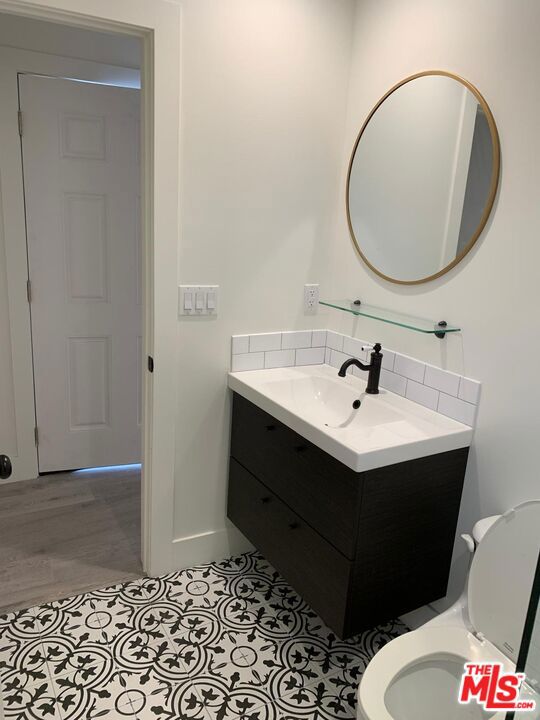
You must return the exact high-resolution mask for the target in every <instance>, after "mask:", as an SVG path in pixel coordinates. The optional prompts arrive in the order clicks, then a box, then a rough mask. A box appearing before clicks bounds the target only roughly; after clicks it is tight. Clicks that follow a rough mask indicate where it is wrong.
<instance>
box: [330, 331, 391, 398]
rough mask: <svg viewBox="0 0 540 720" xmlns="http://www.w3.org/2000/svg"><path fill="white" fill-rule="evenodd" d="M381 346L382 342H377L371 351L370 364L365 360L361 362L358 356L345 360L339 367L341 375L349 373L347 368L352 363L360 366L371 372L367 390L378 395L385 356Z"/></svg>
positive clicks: (370, 393) (361, 368)
mask: <svg viewBox="0 0 540 720" xmlns="http://www.w3.org/2000/svg"><path fill="white" fill-rule="evenodd" d="M381 347H382V346H381V344H380V343H375V345H374V346H373V352H372V353H371V362H370V364H369V365H364V363H363V362H360V360H357V359H356V358H350V359H349V360H345V362H344V363H343V365H342V366H341V367H340V368H339V372H338V375H339V377H345V375H346V374H347V370H348V369H349V368H350V367H351V365H354V366H355V367H357V368H360V370H365V371H366V372H368V373H369V375H368V381H367V388H366V392H367V393H368V394H369V395H378V394H379V376H380V374H381V363H382V358H383V356H382V353H381Z"/></svg>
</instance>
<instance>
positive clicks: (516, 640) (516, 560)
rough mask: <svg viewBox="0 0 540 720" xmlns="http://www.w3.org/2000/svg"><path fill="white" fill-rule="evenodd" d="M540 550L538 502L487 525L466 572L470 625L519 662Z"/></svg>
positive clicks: (510, 511)
mask: <svg viewBox="0 0 540 720" xmlns="http://www.w3.org/2000/svg"><path fill="white" fill-rule="evenodd" d="M539 552H540V500H531V501H529V502H525V503H523V504H522V505H518V506H517V507H516V508H514V509H513V510H509V511H508V512H506V513H505V514H504V515H501V517H500V518H499V519H498V520H497V521H496V522H495V523H494V524H493V525H492V526H491V527H490V528H489V530H488V531H487V532H486V534H485V536H484V538H483V539H482V542H481V543H480V544H479V545H478V549H477V550H476V553H475V555H474V559H473V561H472V565H471V571H470V573H469V584H468V600H469V616H470V619H471V622H472V625H473V627H474V629H475V630H476V631H477V632H480V633H482V635H484V637H486V638H487V639H488V640H489V641H490V642H492V643H493V644H494V645H495V646H496V647H497V648H499V650H500V651H501V652H503V653H504V654H505V655H506V656H507V657H509V658H510V659H511V660H513V661H514V662H516V661H517V656H518V653H519V647H520V644H521V636H522V634H523V625H524V622H525V616H526V614H527V609H528V606H529V601H530V596H531V589H532V583H533V578H534V573H535V570H536V564H537V562H538V553H539Z"/></svg>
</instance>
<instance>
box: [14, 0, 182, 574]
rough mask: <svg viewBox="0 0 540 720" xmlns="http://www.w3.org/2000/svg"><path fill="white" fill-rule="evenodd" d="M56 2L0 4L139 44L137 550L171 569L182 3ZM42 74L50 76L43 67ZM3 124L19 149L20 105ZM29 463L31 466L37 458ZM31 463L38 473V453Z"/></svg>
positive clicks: (20, 431)
mask: <svg viewBox="0 0 540 720" xmlns="http://www.w3.org/2000/svg"><path fill="white" fill-rule="evenodd" d="M52 1H53V2H54V5H55V6H54V7H52V6H51V5H50V2H51V0H29V1H28V0H0V11H4V12H11V13H14V14H17V15H21V16H26V17H31V18H36V19H42V20H50V21H53V22H60V23H62V24H66V25H71V26H75V27H82V28H85V29H87V30H99V31H112V32H115V33H127V34H130V35H134V36H136V37H138V38H140V40H141V42H142V48H143V62H142V67H141V177H142V183H141V212H142V218H141V242H142V252H141V256H142V263H143V347H144V350H143V353H144V356H146V355H149V356H151V357H152V358H153V359H154V367H155V372H154V373H150V372H148V371H145V372H144V378H143V419H142V420H143V421H142V443H141V446H142V466H143V472H142V503H141V505H142V513H141V514H142V517H141V524H142V548H141V550H142V552H141V555H142V563H143V568H144V570H145V572H147V573H148V574H150V575H157V574H160V573H163V572H168V571H170V570H172V569H174V566H173V562H174V557H173V526H174V524H173V508H174V502H173V501H174V470H175V441H174V440H175V417H176V407H177V404H176V399H177V378H176V368H177V363H176V353H177V342H176V338H177V263H178V234H179V226H178V205H179V110H180V52H179V48H180V8H179V6H178V5H176V4H174V3H171V2H168V1H167V0H116V2H115V3H110V1H109V0H52ZM21 52H22V51H21ZM24 52H27V51H24ZM35 55H39V54H38V53H35ZM49 57H50V58H51V59H52V58H53V57H54V56H49ZM58 60H59V58H56V61H58ZM73 62H74V64H75V63H80V64H88V65H90V64H92V63H86V62H85V63H83V62H82V61H75V60H74V61H73ZM41 67H42V68H43V65H41ZM27 71H29V72H31V71H32V69H31V68H28V69H27ZM19 72H20V70H19ZM40 74H44V71H43V69H41V71H40ZM47 74H48V73H47ZM51 74H56V73H54V72H53V73H51ZM14 81H15V83H16V81H17V78H16V76H15V79H14ZM2 89H4V88H2ZM17 107H18V97H17ZM1 121H2V124H3V125H5V127H4V131H5V132H6V133H9V134H10V135H12V137H13V139H14V138H16V140H17V143H16V145H17V149H18V150H19V135H18V126H17V116H16V112H15V113H14V114H13V115H12V116H10V118H9V119H7V118H6V117H3V118H1ZM10 145H11V143H10ZM9 160H10V161H9V163H7V168H6V172H5V174H4V175H2V176H0V189H1V191H2V195H1V201H2V205H3V207H2V208H0V217H1V215H2V214H3V217H4V230H5V233H4V234H5V246H6V266H7V271H8V273H7V274H8V297H9V312H10V327H11V341H12V360H13V371H14V396H15V408H16V411H17V412H16V418H17V422H16V426H17V427H16V430H17V439H18V440H19V437H20V438H21V445H20V448H21V450H24V449H26V451H27V450H28V442H29V438H30V436H32V438H33V428H34V424H35V408H34V398H33V382H34V380H33V372H32V363H31V336H30V312H29V305H28V301H27V297H26V291H25V286H26V279H27V278H28V264H27V258H26V235H25V234H24V238H22V237H21V232H20V229H21V227H24V202H23V196H22V161H21V156H20V151H19V152H18V161H16V160H15V153H13V152H12V153H11V156H10V159H9ZM14 163H15V165H16V172H15V173H14V172H13V169H14ZM15 214H16V215H17V217H15ZM21 223H23V224H22V225H21ZM17 228H18V231H17ZM25 318H26V319H25ZM30 402H31V405H32V410H31V411H30ZM30 421H31V422H30ZM30 425H31V427H30ZM32 442H33V439H32ZM34 457H36V453H35V449H34ZM27 467H28V468H30V467H31V463H30V465H27ZM35 469H36V471H37V457H36V459H35Z"/></svg>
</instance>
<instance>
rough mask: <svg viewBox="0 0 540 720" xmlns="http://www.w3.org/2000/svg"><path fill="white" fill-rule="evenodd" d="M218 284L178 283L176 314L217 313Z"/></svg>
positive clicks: (199, 314)
mask: <svg viewBox="0 0 540 720" xmlns="http://www.w3.org/2000/svg"><path fill="white" fill-rule="evenodd" d="M218 295H219V285H180V286H179V287H178V315H189V316H191V317H202V316H208V315H217V310H218Z"/></svg>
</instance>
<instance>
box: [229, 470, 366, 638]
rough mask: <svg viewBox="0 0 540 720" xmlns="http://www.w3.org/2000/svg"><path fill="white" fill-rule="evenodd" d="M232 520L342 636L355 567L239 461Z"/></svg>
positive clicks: (232, 475)
mask: <svg viewBox="0 0 540 720" xmlns="http://www.w3.org/2000/svg"><path fill="white" fill-rule="evenodd" d="M227 515H228V517H229V519H230V520H231V521H232V522H233V523H234V524H235V525H236V526H237V527H238V528H239V529H240V530H241V531H242V532H243V533H244V534H245V535H246V537H247V538H248V539H249V540H250V541H251V542H252V543H253V544H254V545H255V547H256V548H257V549H258V550H259V551H260V552H261V553H262V554H263V555H264V557H265V558H266V559H267V560H269V561H270V562H271V563H272V564H273V565H274V566H275V567H276V569H277V570H278V571H279V572H280V573H281V574H282V575H283V577H284V578H285V579H286V580H287V582H289V583H290V584H291V585H292V587H293V588H294V589H295V590H296V591H297V592H298V593H299V594H300V595H301V596H302V597H303V598H304V600H306V602H308V603H309V604H310V605H311V607H312V608H313V610H315V612H317V613H318V614H319V615H321V616H322V617H323V618H324V619H325V621H326V622H327V623H328V625H329V626H330V627H331V628H332V629H333V630H334V631H335V632H337V633H338V635H340V637H341V636H342V635H343V632H344V627H345V626H344V623H345V617H346V609H347V596H348V589H349V583H350V577H351V570H352V563H350V562H349V561H348V560H347V559H346V558H345V557H343V555H342V554H341V553H339V552H338V551H337V550H336V549H335V548H333V547H332V546H331V545H330V543H328V542H327V541H326V540H324V538H322V537H321V536H320V535H319V534H318V533H317V532H315V530H313V528H311V527H310V526H309V525H308V524H307V523H306V522H305V521H304V520H302V519H301V518H300V517H299V516H298V515H297V514H296V513H295V512H293V510H291V508H289V507H288V506H287V505H286V504H285V503H284V502H282V501H281V500H280V499H279V498H278V497H277V496H276V495H275V494H274V493H273V492H271V490H269V489H268V488H267V487H266V486H265V485H264V484H263V483H261V482H260V481H259V480H257V479H256V478H255V477H254V476H253V475H252V474H251V473H250V472H248V471H247V470H246V469H245V468H244V467H242V465H240V464H239V463H238V462H237V461H236V460H234V458H231V461H230V470H229V495H228V507H227Z"/></svg>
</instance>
